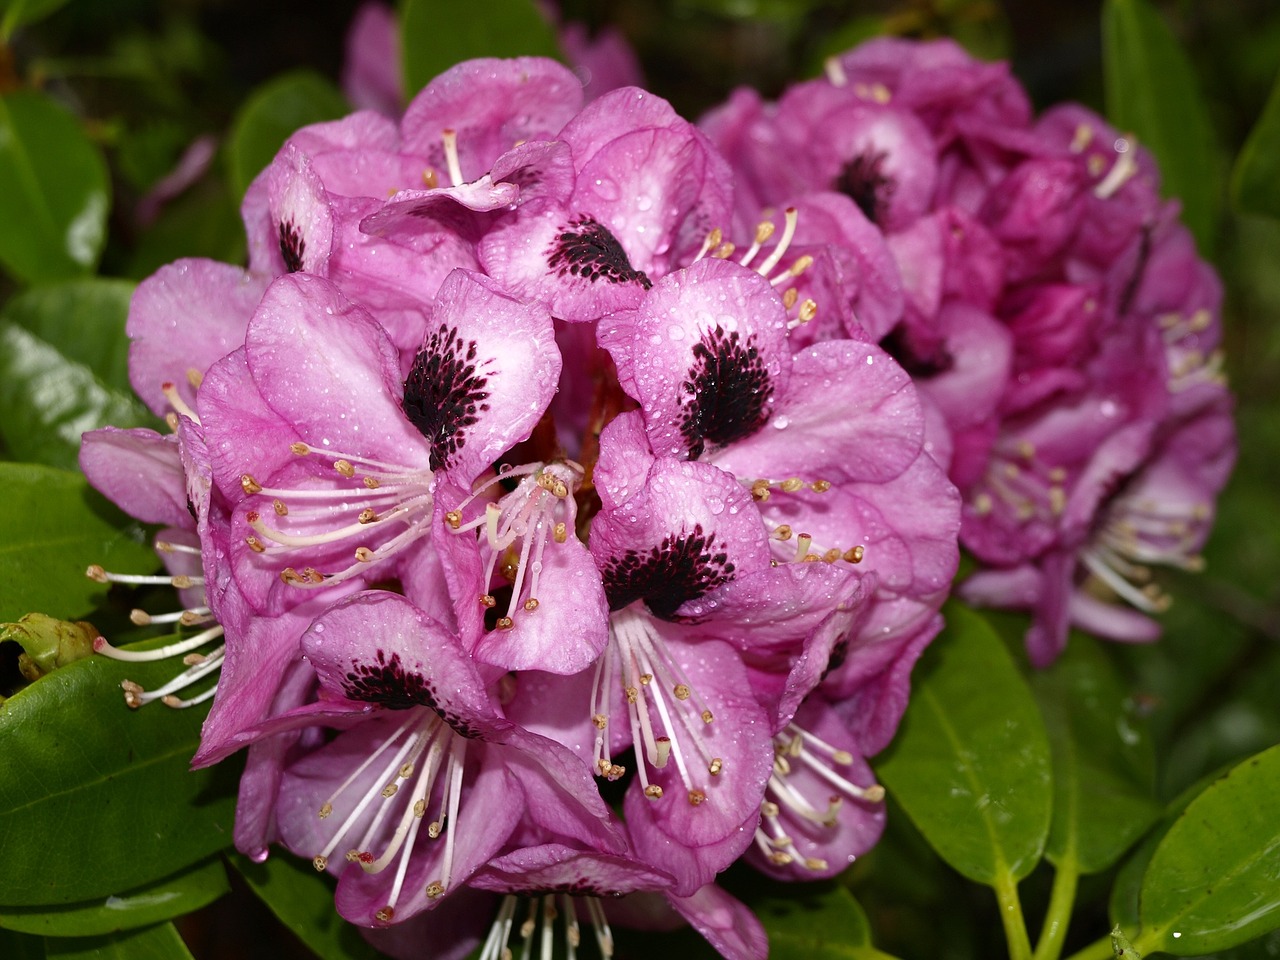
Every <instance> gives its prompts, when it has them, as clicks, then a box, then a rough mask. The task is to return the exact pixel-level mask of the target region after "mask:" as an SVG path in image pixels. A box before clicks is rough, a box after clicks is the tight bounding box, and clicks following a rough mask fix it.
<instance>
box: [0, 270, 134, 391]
mask: <svg viewBox="0 0 1280 960" xmlns="http://www.w3.org/2000/svg"><path fill="white" fill-rule="evenodd" d="M134 286H135V285H134V284H133V283H132V282H130V281H128V280H113V279H108V278H105V277H89V278H84V279H78V280H67V281H64V282H62V283H51V284H46V285H43V286H38V287H33V288H32V289H30V290H27V291H25V292H24V293H21V294H19V295H18V296H16V297H14V298H13V299H12V300H10V301H9V302H8V303H6V304H5V305H4V312H3V313H0V317H3V318H4V319H5V320H8V321H9V322H11V323H14V324H17V325H18V326H19V327H22V328H23V329H25V330H27V331H29V332H30V333H32V334H34V335H35V336H37V337H39V338H40V339H41V340H43V341H44V342H46V343H48V344H50V345H51V346H53V347H54V348H56V349H57V350H58V352H59V353H61V354H62V355H63V356H64V357H66V358H67V359H68V360H69V361H72V362H73V363H78V364H80V365H81V366H84V367H87V368H88V369H90V370H92V371H93V373H94V374H95V375H96V376H97V377H98V379H99V380H100V381H101V382H102V383H103V384H104V385H105V386H108V387H111V388H113V389H115V390H118V391H120V392H121V393H124V394H128V393H131V392H132V389H133V388H132V387H131V386H130V384H129V340H128V338H127V337H126V336H125V333H124V326H125V321H126V320H127V319H128V317H129V300H130V298H131V297H132V296H133V290H134Z"/></svg>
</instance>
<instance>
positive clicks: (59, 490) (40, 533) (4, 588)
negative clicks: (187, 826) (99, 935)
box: [0, 463, 172, 903]
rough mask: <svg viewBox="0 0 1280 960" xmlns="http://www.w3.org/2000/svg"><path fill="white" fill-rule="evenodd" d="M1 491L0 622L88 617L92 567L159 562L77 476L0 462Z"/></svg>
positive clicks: (93, 592) (145, 567) (141, 567)
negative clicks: (33, 616) (34, 616)
mask: <svg viewBox="0 0 1280 960" xmlns="http://www.w3.org/2000/svg"><path fill="white" fill-rule="evenodd" d="M0 488H3V489H4V491H5V508H4V509H3V510H0V621H13V620H17V619H18V618H19V617H22V616H23V615H25V614H27V613H31V612H32V611H39V612H41V613H48V614H50V615H52V616H59V617H62V618H64V619H69V618H72V617H78V616H80V615H82V614H85V613H87V612H89V611H90V610H92V609H93V607H94V606H95V604H96V603H97V601H99V600H100V599H101V598H102V596H103V595H104V594H105V593H106V590H107V588H106V587H105V586H104V585H103V584H100V583H96V582H94V581H93V580H90V579H89V578H88V577H86V576H85V568H86V567H88V566H89V565H90V564H92V563H97V564H101V565H102V566H103V567H105V568H106V569H108V570H112V571H117V572H120V573H149V572H151V571H153V570H155V569H156V567H157V566H158V565H159V564H158V562H157V560H156V555H155V552H154V550H152V548H151V547H150V546H149V545H148V544H147V543H146V538H145V535H144V532H143V530H142V528H141V527H140V526H138V525H137V524H134V523H130V522H129V521H128V518H126V517H125V516H124V515H123V514H122V513H120V511H118V510H116V509H115V507H113V506H112V505H111V504H109V503H108V502H107V501H106V499H105V498H103V497H102V496H101V495H100V494H98V493H97V492H96V491H93V490H91V489H90V488H89V485H88V483H86V482H85V479H84V477H82V476H80V475H79V474H76V473H71V472H69V471H66V470H55V469H53V468H51V467H42V466H35V465H33V464H24V463H0ZM169 872H172V871H169ZM108 892H110V891H108ZM3 902H5V901H4V899H3V898H0V903H3Z"/></svg>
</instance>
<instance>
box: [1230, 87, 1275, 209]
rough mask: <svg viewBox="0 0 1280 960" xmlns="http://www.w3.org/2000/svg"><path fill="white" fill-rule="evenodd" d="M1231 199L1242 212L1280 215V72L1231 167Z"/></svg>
mask: <svg viewBox="0 0 1280 960" xmlns="http://www.w3.org/2000/svg"><path fill="white" fill-rule="evenodd" d="M1231 199H1232V201H1233V202H1234V203H1235V205H1236V208H1237V209H1238V210H1240V211H1242V212H1244V213H1265V214H1268V215H1270V216H1273V217H1280V75H1277V76H1276V82H1275V84H1274V85H1273V86H1272V88H1271V97H1270V99H1268V100H1267V106H1266V108H1265V109H1264V110H1263V111H1262V116H1261V117H1259V118H1258V122H1257V123H1256V124H1255V125H1254V127H1253V130H1252V131H1251V132H1250V133H1249V139H1248V140H1246V141H1245V143H1244V146H1243V147H1242V148H1241V149H1240V155H1239V156H1238V157H1236V165H1235V168H1234V169H1233V170H1232V171H1231Z"/></svg>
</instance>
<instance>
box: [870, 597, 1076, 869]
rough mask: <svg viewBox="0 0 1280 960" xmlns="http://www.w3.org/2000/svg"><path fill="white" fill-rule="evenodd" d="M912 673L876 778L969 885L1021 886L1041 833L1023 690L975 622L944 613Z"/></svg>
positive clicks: (1036, 743) (1045, 826)
mask: <svg viewBox="0 0 1280 960" xmlns="http://www.w3.org/2000/svg"><path fill="white" fill-rule="evenodd" d="M946 616H947V628H946V630H945V631H944V632H943V634H942V636H940V637H939V638H938V639H937V640H936V641H934V643H933V644H932V646H931V647H930V649H929V650H928V652H927V653H926V654H925V657H924V658H923V659H922V661H921V664H920V666H918V667H917V668H916V675H915V678H914V681H913V684H912V686H913V690H912V693H911V702H910V704H909V705H908V707H907V712H906V715H905V716H904V717H903V720H902V726H901V728H900V729H899V731H898V736H897V739H896V740H895V741H894V743H893V744H892V746H890V748H889V749H888V750H887V751H885V753H884V754H882V755H881V756H882V759H881V760H880V762H879V763H878V764H877V766H876V772H877V774H878V775H879V777H880V779H881V781H882V782H883V783H884V785H885V786H886V787H887V788H888V789H889V790H890V791H891V792H892V793H893V795H894V796H895V797H896V798H897V799H898V802H899V803H901V804H902V806H903V808H904V809H905V810H906V811H907V815H908V816H909V817H910V818H911V820H912V822H913V823H915V825H916V826H917V827H918V828H919V829H920V832H921V833H922V834H924V836H925V838H926V839H927V840H928V841H929V843H930V845H932V846H933V848H934V849H935V850H937V851H938V854H939V855H940V856H941V857H942V858H943V859H944V860H946V861H947V863H949V864H951V866H952V867H954V868H955V869H956V870H958V871H959V872H960V873H962V874H963V875H964V876H966V877H968V878H969V879H971V880H976V881H977V882H979V883H985V884H988V885H993V886H994V885H996V884H997V883H1003V882H1005V881H1007V880H1008V879H1009V878H1012V879H1014V880H1019V879H1021V878H1023V877H1025V876H1026V875H1027V874H1028V873H1030V872H1031V870H1032V868H1033V867H1034V866H1035V865H1036V863H1037V861H1038V860H1039V859H1040V854H1041V852H1042V851H1043V849H1044V844H1045V838H1046V837H1047V835H1048V832H1049V815H1050V805H1051V802H1052V785H1051V782H1050V780H1051V778H1050V761H1049V742H1048V739H1047V737H1046V735H1045V728H1044V722H1043V721H1042V720H1041V718H1040V712H1039V711H1038V710H1037V709H1036V704H1035V701H1034V700H1033V699H1032V696H1031V690H1030V688H1029V687H1028V686H1027V683H1026V681H1025V680H1023V679H1022V676H1021V675H1020V674H1019V673H1018V670H1017V668H1016V667H1015V666H1014V663H1013V660H1012V659H1011V658H1010V656H1009V654H1008V652H1007V651H1006V650H1005V647H1004V644H1003V643H1002V642H1001V641H1000V638H999V637H998V636H996V634H995V632H994V631H993V630H992V629H991V628H990V627H989V626H988V625H987V623H986V622H985V621H984V620H983V619H982V618H981V617H980V616H979V615H978V614H976V613H974V612H973V611H971V610H968V609H966V608H964V607H961V606H959V605H957V604H952V605H950V606H949V607H948V608H947V611H946Z"/></svg>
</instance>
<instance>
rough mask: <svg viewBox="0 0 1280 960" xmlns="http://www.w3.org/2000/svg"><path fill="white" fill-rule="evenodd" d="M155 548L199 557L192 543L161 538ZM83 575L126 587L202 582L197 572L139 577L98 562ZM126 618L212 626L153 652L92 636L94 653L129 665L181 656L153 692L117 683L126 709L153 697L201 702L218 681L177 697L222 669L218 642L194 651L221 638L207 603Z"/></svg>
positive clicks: (185, 586) (177, 704)
mask: <svg viewBox="0 0 1280 960" xmlns="http://www.w3.org/2000/svg"><path fill="white" fill-rule="evenodd" d="M156 550H157V551H158V552H160V553H170V554H171V553H189V554H194V555H196V556H199V553H200V551H199V550H198V549H197V548H196V547H192V546H187V545H185V544H180V543H170V542H168V541H164V540H159V541H157V542H156ZM85 576H87V577H89V579H91V580H94V581H96V582H98V583H119V584H124V585H128V586H170V587H173V588H174V589H176V590H189V589H191V588H193V587H203V586H204V578H203V577H200V576H188V575H187V574H177V575H163V574H155V575H147V576H139V575H135V574H124V573H112V572H109V571H107V570H104V569H103V568H102V567H101V566H99V565H98V564H93V565H92V566H90V567H89V568H88V569H87V570H86V571H85ZM129 619H130V620H132V621H133V623H134V624H136V625H138V626H151V625H170V624H173V625H177V626H179V627H194V626H204V625H206V624H211V623H213V626H211V627H208V628H207V629H205V630H202V631H201V632H200V633H197V634H196V635H195V636H192V637H187V638H185V639H182V640H179V641H175V642H174V643H169V644H165V645H164V646H162V647H158V648H157V649H154V650H122V649H120V648H119V647H114V646H112V645H111V644H110V643H109V642H108V641H107V639H106V637H97V638H96V639H95V640H94V641H93V650H94V652H95V653H99V654H102V655H103V656H106V657H110V658H111V659H113V660H123V661H126V662H131V663H152V662H156V661H159V660H167V659H169V658H171V657H182V663H183V664H184V666H185V667H186V669H185V670H182V671H180V672H179V673H178V674H177V675H176V676H174V677H173V678H172V679H170V680H169V681H168V682H167V683H165V684H163V685H162V686H160V687H158V688H156V689H155V690H146V689H144V688H143V686H142V685H141V684H139V683H137V682H136V681H133V680H123V681H121V683H120V688H121V689H122V690H123V691H124V702H125V703H126V704H128V706H129V707H130V708H131V709H134V710H136V709H138V708H139V707H141V706H144V705H146V704H148V703H151V702H153V701H156V700H159V701H160V702H161V703H163V704H164V705H165V706H168V707H173V708H174V709H183V708H186V707H192V706H195V705H196V704H200V703H204V702H205V701H206V700H208V699H210V698H211V697H212V696H213V695H214V693H215V692H217V684H216V683H215V684H214V685H213V686H211V687H210V688H209V689H207V690H204V691H201V692H200V693H198V694H196V695H195V696H193V697H188V698H183V697H179V696H178V693H179V692H180V691H182V690H185V689H187V688H188V687H190V686H192V685H194V684H197V683H199V682H200V681H201V680H203V679H204V678H205V677H207V676H209V675H210V674H212V673H215V672H216V671H218V670H219V669H220V668H221V667H222V660H223V656H224V652H225V651H224V647H223V646H221V645H219V646H218V647H217V648H216V649H214V650H212V651H208V652H205V653H199V652H197V651H198V650H199V648H200V647H203V646H206V645H208V644H210V643H213V642H214V641H215V640H218V639H220V638H221V637H222V634H223V630H222V627H221V626H220V625H218V624H216V623H214V621H213V615H212V613H211V612H210V610H209V608H208V607H207V606H205V605H204V604H197V605H194V606H191V607H187V608H185V609H182V610H176V611H173V612H171V613H161V614H153V613H149V612H147V611H145V610H140V609H135V610H133V611H132V612H131V613H130V615H129Z"/></svg>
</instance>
